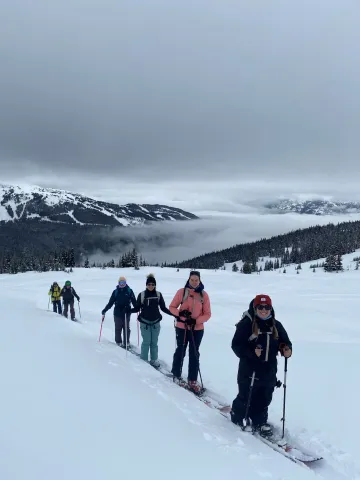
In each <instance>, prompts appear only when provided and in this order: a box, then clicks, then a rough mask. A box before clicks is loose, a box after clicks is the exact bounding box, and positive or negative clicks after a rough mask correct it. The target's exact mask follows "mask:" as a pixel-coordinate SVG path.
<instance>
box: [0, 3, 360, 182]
mask: <svg viewBox="0 0 360 480" xmlns="http://www.w3.org/2000/svg"><path fill="white" fill-rule="evenodd" d="M359 13H360V7H359V6H358V4H357V3H356V2H351V1H349V2H341V3H339V2H335V1H334V0H331V1H327V2H325V1H324V2H312V1H310V0H301V1H300V0H296V1H295V2H291V3H289V2H285V1H276V0H275V1H273V2H271V3H269V4H267V5H264V3H263V2H257V1H254V2H247V4H245V3H243V2H238V1H235V0H224V1H223V2H217V1H215V0H206V1H205V0H192V1H190V0H189V1H185V2H181V3H174V2H170V3H169V2H167V1H165V0H153V1H152V2H142V3H141V4H140V3H138V2H133V1H130V0H122V1H118V0H116V1H115V0H103V1H101V2H100V1H94V0H93V1H90V2H89V1H85V0H73V1H72V2H71V3H70V2H63V1H62V2H61V1H60V0H49V1H48V2H46V6H44V2H42V1H40V0H33V1H32V2H26V1H25V0H24V1H21V0H11V1H10V0H5V1H4V2H2V4H1V6H0V32H1V33H0V65H1V70H2V74H1V76H0V91H1V93H2V94H1V96H0V161H1V162H4V165H5V167H6V170H7V171H9V172H10V171H11V168H12V166H13V165H14V161H16V165H17V168H19V166H22V165H24V166H25V167H26V166H29V163H26V162H30V164H32V165H37V166H39V167H41V168H43V169H51V168H53V165H54V164H55V162H56V163H58V162H61V164H62V165H63V166H64V167H66V168H68V169H69V171H70V170H73V171H76V170H79V171H80V170H81V171H83V172H84V170H85V172H86V173H89V174H90V173H91V172H94V173H99V172H103V171H104V169H106V171H107V172H108V174H109V176H111V175H112V173H113V172H114V173H115V172H116V173H117V174H119V175H122V176H123V177H124V178H130V177H132V178H133V177H136V178H139V179H143V180H144V179H145V178H153V179H154V178H157V177H159V176H164V177H172V176H175V175H176V176H177V175H179V174H182V173H183V172H184V169H186V176H187V175H189V176H190V177H191V178H193V177H195V178H196V177H199V176H202V177H204V178H211V177H212V178H214V177H216V178H226V176H229V174H230V173H231V174H232V175H238V176H241V177H254V176H263V175H266V176H268V177H269V178H270V177H271V178H274V177H289V178H291V177H292V176H293V175H296V174H298V173H299V172H301V171H303V170H304V169H306V168H310V169H311V173H312V175H314V176H319V177H321V176H322V175H324V173H330V174H331V175H333V174H335V173H336V174H338V173H339V172H342V171H344V169H346V168H353V169H354V170H356V171H359V168H360V167H359V166H358V164H359V162H358V158H357V157H358V150H359V146H360V145H359V135H358V132H359V127H360V115H359V111H360V108H359V107H360V95H359V85H360V83H359V81H360V78H359V77H360V75H359V68H358V65H357V63H358V62H357V57H358V51H357V50H358V44H359V40H360V38H359V37H360V31H359V29H358V24H357V21H356V19H357V18H358V15H359ZM6 162H8V163H7V165H6ZM324 170H325V171H324Z"/></svg>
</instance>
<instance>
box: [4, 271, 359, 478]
mask: <svg viewBox="0 0 360 480" xmlns="http://www.w3.org/2000/svg"><path fill="white" fill-rule="evenodd" d="M152 271H153V272H154V273H155V276H156V278H157V285H158V290H160V291H161V292H162V293H163V294H164V297H165V300H166V303H167V304H169V302H170V301H171V299H172V297H173V295H174V294H175V292H176V290H177V289H178V288H180V287H182V286H183V285H184V283H185V280H186V278H187V274H188V271H184V270H182V271H180V272H176V270H175V269H166V268H163V269H160V268H159V269H152ZM147 273H148V269H141V270H140V271H134V270H126V269H123V270H121V271H120V270H117V269H108V270H105V271H103V270H97V269H79V270H76V271H75V272H74V273H73V274H71V280H72V282H73V285H74V287H75V289H76V290H77V292H78V293H79V295H80V297H81V303H80V306H81V317H82V318H81V322H82V323H72V322H71V321H70V320H66V319H64V318H63V317H61V316H59V315H57V314H54V313H52V312H51V311H47V306H48V296H47V292H48V288H49V285H50V283H51V282H52V281H54V280H56V281H58V282H59V283H61V284H62V283H63V282H64V281H65V280H66V279H67V277H66V276H65V274H64V273H62V272H53V273H52V272H48V273H43V274H35V273H25V274H18V275H13V276H11V275H0V286H1V288H0V305H1V316H0V322H1V333H2V335H1V347H0V364H1V365H2V375H1V377H2V394H1V396H0V409H1V412H2V419H1V422H0V431H1V435H0V478H1V479H4V480H23V479H24V480H25V479H26V480H48V479H51V480H60V479H61V480H63V479H66V480H75V479H76V480H79V479H86V480H95V479H96V480H110V479H111V480H112V479H115V478H116V479H118V478H124V479H134V480H140V479H141V480H142V479H143V478H154V479H157V480H160V479H161V480H169V479H172V480H178V479H179V480H180V479H181V480H183V479H184V478H186V479H189V480H195V479H199V478H204V479H206V480H210V479H214V480H220V479H227V480H238V479H239V478H241V479H244V480H257V479H264V478H266V479H274V480H307V479H309V480H310V479H315V478H318V479H319V480H320V479H327V480H342V479H348V480H349V479H352V480H355V479H357V480H359V479H360V460H359V457H358V438H357V432H359V429H360V417H359V415H358V405H359V402H360V389H359V387H358V385H357V382H356V378H357V370H356V368H357V364H358V356H359V347H360V324H359V322H358V321H357V319H356V316H355V318H351V319H349V308H350V307H351V304H355V303H356V301H357V299H358V298H359V297H360V293H359V288H358V285H359V280H360V277H359V276H360V271H354V270H353V271H346V272H344V273H342V274H326V273H322V272H320V271H318V272H317V273H316V274H314V273H312V271H311V270H310V268H309V269H304V270H303V271H302V272H301V274H300V275H297V274H296V272H295V271H293V272H292V271H289V272H288V273H287V274H286V275H279V274H278V273H277V272H263V273H262V274H261V275H241V274H238V273H232V272H231V271H217V272H214V271H203V272H202V276H203V281H204V284H205V288H206V290H207V291H208V292H209V295H210V298H211V301H212V311H213V316H212V318H211V319H210V320H209V322H208V323H207V324H206V325H205V335H204V339H203V342H202V345H201V371H202V376H203V380H204V384H205V386H206V387H208V388H209V389H211V390H212V391H215V392H217V393H219V394H221V396H223V397H224V398H225V399H227V401H228V402H231V401H232V399H233V398H234V397H235V395H236V393H237V385H236V374H237V366H238V361H237V358H236V357H235V355H234V354H233V352H232V350H231V348H230V345H231V339H232V336H233V334H234V331H235V326H234V325H235V323H236V322H237V320H238V319H239V318H240V316H241V314H242V312H243V311H244V310H245V309H246V308H247V306H248V304H249V301H250V300H251V299H252V298H253V296H254V295H255V294H257V293H262V292H265V293H268V294H270V295H271V296H272V298H273V302H274V306H275V309H276V313H277V317H278V318H279V320H280V321H282V322H283V324H284V326H285V327H286V328H287V330H288V333H289V335H290V337H291V340H292V342H293V347H294V355H293V357H292V358H291V359H290V361H289V370H288V389H287V399H288V400H287V428H288V429H289V431H290V432H291V434H292V437H293V439H294V440H295V441H297V442H299V443H301V444H302V445H305V446H307V447H308V448H310V449H311V450H313V451H315V452H316V453H318V454H320V455H322V456H323V457H324V461H322V463H319V464H318V465H316V466H314V470H309V469H308V468H306V467H301V466H298V465H296V464H294V463H292V462H290V461H289V460H287V459H286V458H284V457H283V456H282V455H280V454H278V453H276V452H274V451H273V450H270V449H269V448H268V447H267V446H266V445H264V444H262V443H261V442H259V441H258V440H257V439H256V438H254V437H252V436H250V435H249V434H247V433H243V432H241V431H240V429H239V428H237V427H236V426H234V425H232V424H231V423H230V422H229V421H228V420H227V419H225V418H224V417H222V416H221V415H220V414H219V413H218V412H216V411H214V410H211V409H210V408H208V407H207V406H205V405H204V404H203V403H201V402H200V401H199V400H198V399H196V397H194V396H193V395H192V394H190V393H188V392H186V391H185V390H183V389H181V388H179V387H177V386H176V385H174V384H173V383H172V382H171V381H169V380H168V379H166V378H165V377H164V376H163V375H161V374H160V373H159V372H157V371H156V370H154V369H153V368H152V367H150V366H149V365H147V364H146V363H144V362H142V361H141V360H140V359H138V358H137V357H135V356H133V355H131V354H130V353H128V354H127V356H126V352H125V351H123V350H122V349H120V348H119V347H117V346H116V345H115V344H114V343H113V338H114V334H113V328H114V326H113V320H112V314H111V312H109V313H108V314H107V316H106V320H105V323H104V328H103V332H102V340H101V343H99V342H98V336H99V327H100V319H101V314H100V312H101V310H102V308H103V307H104V306H105V304H106V303H107V301H108V298H109V296H110V294H111V291H112V289H113V288H114V286H115V285H116V282H117V279H118V277H119V276H120V274H125V276H126V277H127V279H128V283H129V284H130V285H131V287H132V288H133V289H134V291H135V293H136V294H138V293H139V292H140V291H141V290H142V289H143V288H144V285H145V276H146V274H147ZM131 326H132V332H131V342H132V343H133V344H135V345H136V344H137V329H136V316H135V315H133V316H132V320H131ZM173 353H174V327H173V319H172V317H168V316H167V315H164V318H163V321H162V322H161V333H160V339H159V356H160V358H161V359H162V360H164V361H165V362H166V363H167V364H168V365H171V361H172V355H173ZM186 367H187V359H185V362H184V373H185V372H186ZM352 368H354V371H352ZM282 369H283V359H279V378H280V379H282ZM281 414H282V391H281V389H280V390H277V391H276V392H275V394H274V401H273V403H272V405H271V408H270V420H271V421H272V422H274V423H275V424H280V418H281Z"/></svg>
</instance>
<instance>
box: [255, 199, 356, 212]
mask: <svg viewBox="0 0 360 480" xmlns="http://www.w3.org/2000/svg"><path fill="white" fill-rule="evenodd" d="M264 208H265V212H266V213H299V214H306V215H345V214H349V213H360V202H335V201H330V200H319V199H316V200H303V201H302V200H290V199H282V200H278V201H275V202H270V203H266V204H265V205H264Z"/></svg>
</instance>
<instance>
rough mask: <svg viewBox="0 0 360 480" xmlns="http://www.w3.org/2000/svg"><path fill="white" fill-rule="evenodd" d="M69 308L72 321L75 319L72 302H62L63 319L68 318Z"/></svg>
mask: <svg viewBox="0 0 360 480" xmlns="http://www.w3.org/2000/svg"><path fill="white" fill-rule="evenodd" d="M69 307H70V315H71V320H74V318H75V309H74V300H70V302H65V301H64V317H66V318H68V310H69Z"/></svg>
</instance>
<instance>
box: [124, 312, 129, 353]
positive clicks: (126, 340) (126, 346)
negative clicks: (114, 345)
mask: <svg viewBox="0 0 360 480" xmlns="http://www.w3.org/2000/svg"><path fill="white" fill-rule="evenodd" d="M124 334H125V350H126V357H127V354H128V335H127V334H128V323H127V315H126V313H125V315H124Z"/></svg>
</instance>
